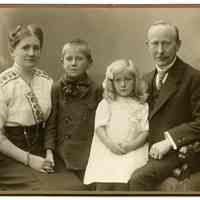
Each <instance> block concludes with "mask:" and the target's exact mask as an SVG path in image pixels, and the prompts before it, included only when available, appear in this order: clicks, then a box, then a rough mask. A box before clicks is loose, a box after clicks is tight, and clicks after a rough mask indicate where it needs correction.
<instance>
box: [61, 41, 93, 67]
mask: <svg viewBox="0 0 200 200" xmlns="http://www.w3.org/2000/svg"><path fill="white" fill-rule="evenodd" d="M74 46H75V47H78V49H79V50H80V51H81V52H82V53H83V54H84V55H85V56H86V57H87V59H88V61H89V62H90V63H92V62H93V59H92V54H91V49H90V48H89V45H88V43H87V42H86V41H85V40H82V39H74V40H71V41H69V42H67V43H66V44H65V45H64V46H63V48H62V55H61V62H63V57H64V55H65V53H66V51H67V50H68V49H69V48H71V47H74Z"/></svg>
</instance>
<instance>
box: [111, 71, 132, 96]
mask: <svg viewBox="0 0 200 200" xmlns="http://www.w3.org/2000/svg"><path fill="white" fill-rule="evenodd" d="M113 84H114V88H115V91H116V94H117V95H118V96H122V97H128V96H131V95H132V94H133V90H134V86H135V78H134V76H133V75H132V74H131V73H130V72H129V71H127V70H123V71H122V72H119V73H117V74H115V76H114V79H113Z"/></svg>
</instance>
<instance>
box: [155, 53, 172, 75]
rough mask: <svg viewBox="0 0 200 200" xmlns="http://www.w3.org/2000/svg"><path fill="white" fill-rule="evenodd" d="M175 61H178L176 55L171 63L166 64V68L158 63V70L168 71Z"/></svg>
mask: <svg viewBox="0 0 200 200" xmlns="http://www.w3.org/2000/svg"><path fill="white" fill-rule="evenodd" d="M175 62H176V56H175V57H174V59H173V61H172V62H171V63H170V64H169V65H167V66H165V68H164V69H161V68H160V67H159V66H158V65H156V69H157V71H158V72H166V71H168V70H169V69H170V68H171V67H172V66H173V65H174V63H175Z"/></svg>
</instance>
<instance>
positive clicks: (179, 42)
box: [176, 40, 182, 52]
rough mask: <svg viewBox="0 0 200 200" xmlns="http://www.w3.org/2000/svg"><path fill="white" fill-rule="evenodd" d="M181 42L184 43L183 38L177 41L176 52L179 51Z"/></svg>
mask: <svg viewBox="0 0 200 200" xmlns="http://www.w3.org/2000/svg"><path fill="white" fill-rule="evenodd" d="M181 44H182V41H181V40H178V41H177V42H176V52H178V51H179V49H180V47H181Z"/></svg>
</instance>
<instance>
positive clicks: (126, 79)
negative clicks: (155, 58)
mask: <svg viewBox="0 0 200 200" xmlns="http://www.w3.org/2000/svg"><path fill="white" fill-rule="evenodd" d="M103 87H104V99H103V100H102V101H101V102H100V103H99V105H98V107H97V111H96V117H95V134H94V137H93V141H92V146H91V152H90V157H89V161H88V165H87V168H86V172H85V177H84V184H91V183H96V190H127V189H128V186H127V184H126V183H127V182H128V181H129V179H130V177H131V174H132V172H133V171H134V170H136V169H137V168H139V167H142V166H143V165H145V164H146V162H147V159H148V144H147V143H145V141H146V138H147V135H148V129H149V126H148V120H147V117H148V105H147V103H145V101H146V99H147V93H146V86H145V83H144V82H143V81H142V80H141V79H140V77H139V75H138V72H137V69H136V67H135V65H133V63H132V62H131V61H130V60H129V61H126V60H117V61H115V62H113V63H112V64H111V65H110V66H108V68H107V71H106V77H105V80H104V82H103Z"/></svg>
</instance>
